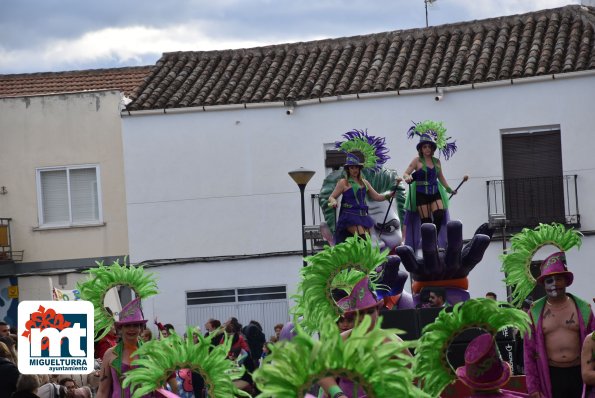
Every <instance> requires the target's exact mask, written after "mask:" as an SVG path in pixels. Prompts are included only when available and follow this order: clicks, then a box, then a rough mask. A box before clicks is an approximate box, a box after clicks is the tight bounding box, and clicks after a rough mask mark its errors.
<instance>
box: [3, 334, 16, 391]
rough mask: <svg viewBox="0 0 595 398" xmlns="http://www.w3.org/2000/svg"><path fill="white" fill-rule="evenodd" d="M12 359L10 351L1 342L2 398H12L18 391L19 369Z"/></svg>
mask: <svg viewBox="0 0 595 398" xmlns="http://www.w3.org/2000/svg"><path fill="white" fill-rule="evenodd" d="M11 357H12V353H11V352H10V349H9V348H8V347H7V346H6V344H4V343H1V342H0V398H10V396H11V394H12V393H13V392H15V391H16V387H17V381H18V378H19V369H18V368H17V366H16V364H15V363H14V362H13V361H12V360H11V359H10V358H11Z"/></svg>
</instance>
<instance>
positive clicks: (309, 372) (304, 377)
mask: <svg viewBox="0 0 595 398" xmlns="http://www.w3.org/2000/svg"><path fill="white" fill-rule="evenodd" d="M380 323H381V320H378V321H377V322H376V324H375V326H374V327H373V328H371V329H370V325H371V318H370V317H369V316H366V317H365V318H364V319H363V320H362V322H361V323H360V324H359V325H357V326H356V327H355V328H354V329H352V331H351V335H350V337H348V338H347V339H343V337H342V336H341V334H340V332H339V330H338V329H337V328H336V327H335V326H334V325H333V324H331V323H326V324H324V325H322V327H321V330H320V332H321V333H320V339H315V338H312V337H311V336H310V335H309V334H308V333H306V332H304V331H303V330H302V329H301V328H299V327H298V333H297V335H296V336H295V337H294V338H293V339H292V340H291V341H283V342H280V343H277V344H274V345H272V347H271V354H270V355H268V356H267V357H266V358H265V359H264V363H263V364H262V365H261V367H260V368H259V369H258V370H256V371H255V372H254V375H253V378H254V381H255V382H256V384H257V386H258V388H259V390H260V391H261V393H260V394H259V395H258V398H281V397H283V398H301V397H303V396H304V395H305V394H306V392H307V391H308V389H309V388H310V387H311V386H312V385H313V384H314V383H316V382H317V381H319V380H320V379H321V378H325V377H344V378H347V379H349V380H351V381H352V382H354V383H357V384H358V386H361V387H362V388H363V389H364V390H365V392H366V394H367V396H368V397H370V398H384V397H420V398H421V397H428V395H426V394H425V393H424V392H422V391H421V390H419V389H418V388H416V387H415V386H414V383H413V377H412V371H411V369H410V365H411V362H412V361H413V358H412V357H410V356H408V355H407V354H405V353H404V352H405V350H406V349H407V348H411V347H413V346H414V343H411V342H404V341H402V340H400V339H399V338H398V337H397V336H396V333H400V331H399V330H397V329H385V330H384V329H380ZM368 329H370V330H368Z"/></svg>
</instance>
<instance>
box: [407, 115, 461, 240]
mask: <svg viewBox="0 0 595 398" xmlns="http://www.w3.org/2000/svg"><path fill="white" fill-rule="evenodd" d="M416 136H417V137H419V139H420V141H419V143H418V144H417V149H418V151H419V148H420V147H421V145H423V144H426V143H427V144H430V145H431V146H432V147H433V148H434V150H438V152H439V153H440V154H441V155H442V156H443V157H444V159H445V160H448V159H450V157H451V156H452V155H454V153H455V152H456V151H457V145H456V143H455V142H454V141H453V142H449V140H450V139H451V137H448V136H446V128H444V126H443V125H442V122H435V121H432V120H426V121H424V122H421V123H417V124H414V125H413V126H411V128H409V130H408V131H407V137H408V138H409V139H412V138H414V137H416ZM420 161H421V164H422V165H423V167H422V168H421V169H419V170H414V172H413V173H412V177H413V182H411V184H410V185H409V190H408V193H407V199H406V200H405V218H404V220H403V223H404V225H405V226H406V228H407V230H406V231H407V233H406V236H405V244H406V245H407V246H411V247H413V248H414V250H417V249H419V248H420V244H421V234H420V228H421V218H420V216H419V213H418V211H417V207H418V198H417V196H418V194H423V195H435V196H437V197H438V198H439V199H440V200H442V204H443V207H444V213H445V214H444V218H443V219H442V223H441V227H440V228H439V229H440V233H439V235H438V246H439V247H446V223H447V222H448V220H449V219H450V217H449V213H448V202H449V201H448V193H447V191H446V189H445V188H444V187H443V186H442V184H441V183H440V181H439V180H438V175H439V174H440V167H439V166H438V164H437V159H436V158H432V163H433V167H431V168H430V167H427V166H426V162H425V161H424V159H423V158H420Z"/></svg>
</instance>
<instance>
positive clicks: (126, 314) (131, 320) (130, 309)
mask: <svg viewBox="0 0 595 398" xmlns="http://www.w3.org/2000/svg"><path fill="white" fill-rule="evenodd" d="M146 323H147V320H146V319H144V316H143V310H142V308H141V305H140V298H135V299H134V300H132V301H131V302H129V303H128V304H126V305H125V306H124V307H122V311H120V320H118V321H117V322H116V326H118V327H120V326H124V325H133V324H143V325H144V324H146Z"/></svg>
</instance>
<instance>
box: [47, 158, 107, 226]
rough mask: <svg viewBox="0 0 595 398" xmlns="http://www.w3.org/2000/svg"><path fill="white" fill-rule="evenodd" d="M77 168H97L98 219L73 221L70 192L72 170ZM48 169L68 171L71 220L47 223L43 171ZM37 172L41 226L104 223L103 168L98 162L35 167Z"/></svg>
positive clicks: (67, 180)
mask: <svg viewBox="0 0 595 398" xmlns="http://www.w3.org/2000/svg"><path fill="white" fill-rule="evenodd" d="M77 169H95V176H96V185H97V208H98V209H97V210H98V212H97V214H98V219H97V220H96V221H89V222H73V221H72V203H71V192H70V170H77ZM46 171H66V177H67V178H66V184H67V190H68V214H69V221H67V222H54V223H46V222H45V220H44V217H43V201H42V196H41V173H43V172H46ZM35 172H36V173H35V174H36V180H37V181H36V185H37V217H38V220H39V228H68V227H79V226H94V225H103V224H104V222H103V203H102V200H101V197H102V194H101V170H100V167H99V165H98V164H81V165H73V166H55V167H38V168H36V169H35Z"/></svg>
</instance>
